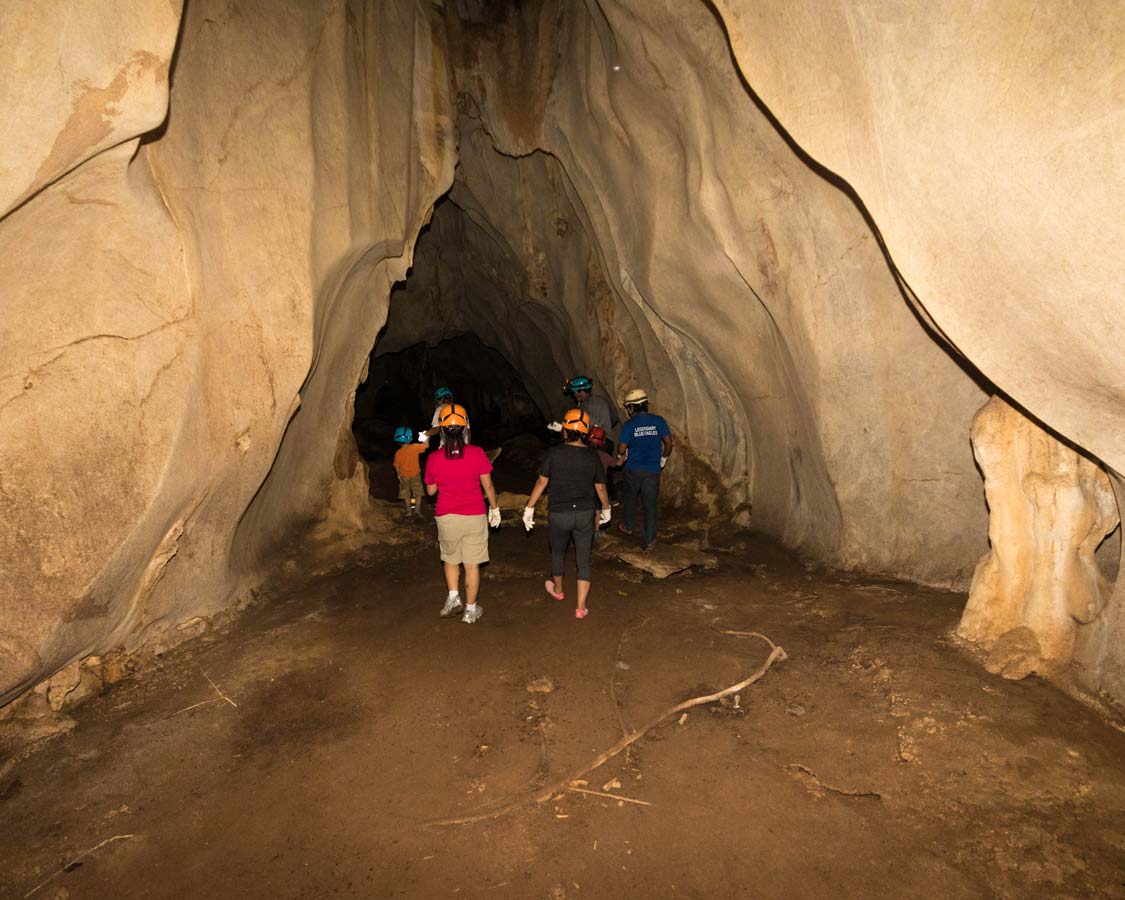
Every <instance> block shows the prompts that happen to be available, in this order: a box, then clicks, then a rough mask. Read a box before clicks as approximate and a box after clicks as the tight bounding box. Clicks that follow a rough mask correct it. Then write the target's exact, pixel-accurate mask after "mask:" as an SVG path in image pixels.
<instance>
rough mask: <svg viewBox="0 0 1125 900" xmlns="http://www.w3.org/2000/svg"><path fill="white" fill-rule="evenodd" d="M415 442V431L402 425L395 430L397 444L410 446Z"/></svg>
mask: <svg viewBox="0 0 1125 900" xmlns="http://www.w3.org/2000/svg"><path fill="white" fill-rule="evenodd" d="M413 440H414V430H413V429H412V428H407V427H406V426H405V425H400V426H399V427H398V428H396V429H395V443H396V444H409V443H410V442H411V441H413Z"/></svg>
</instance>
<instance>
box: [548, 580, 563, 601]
mask: <svg viewBox="0 0 1125 900" xmlns="http://www.w3.org/2000/svg"><path fill="white" fill-rule="evenodd" d="M543 587H545V588H546V589H547V593H548V594H550V595H551V596H552V597H554V598H555V599H556V600H565V599H566V594H564V593H561V592H560V593H557V594H556V593H555V582H554V580H553V579H550V578H548V579H547V580H546V581H544V582H543Z"/></svg>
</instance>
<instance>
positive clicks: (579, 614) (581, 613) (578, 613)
mask: <svg viewBox="0 0 1125 900" xmlns="http://www.w3.org/2000/svg"><path fill="white" fill-rule="evenodd" d="M589 612H590V610H588V609H576V610H575V611H574V618H576V619H585V618H586V615H587V613H589Z"/></svg>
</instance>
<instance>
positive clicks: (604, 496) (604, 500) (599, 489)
mask: <svg viewBox="0 0 1125 900" xmlns="http://www.w3.org/2000/svg"><path fill="white" fill-rule="evenodd" d="M594 492H595V493H596V494H597V495H598V500H600V501H601V504H602V512H603V513H605V512H608V511H609V508H610V506H609V493H608V492H607V491H606V489H605V485H604V484H595V485H594ZM608 521H609V519H606V522H608ZM603 524H604V523H603Z"/></svg>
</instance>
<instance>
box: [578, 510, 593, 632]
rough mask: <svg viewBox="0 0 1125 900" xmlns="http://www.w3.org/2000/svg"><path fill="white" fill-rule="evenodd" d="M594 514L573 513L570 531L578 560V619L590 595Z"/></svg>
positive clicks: (591, 512) (587, 512) (583, 613)
mask: <svg viewBox="0 0 1125 900" xmlns="http://www.w3.org/2000/svg"><path fill="white" fill-rule="evenodd" d="M596 516H597V513H595V512H594V510H589V511H586V512H580V513H575V519H576V522H575V527H574V530H573V532H572V534H573V536H574V553H575V556H576V557H577V562H578V609H577V611H576V612H575V615H577V616H578V618H580V619H582V618H585V616H586V598H587V597H589V596H590V581H591V579H592V572H591V570H592V564H591V558H592V556H593V547H594V530H595V528H596V526H595V522H596Z"/></svg>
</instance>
